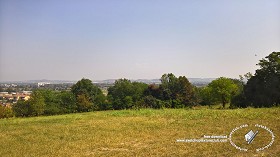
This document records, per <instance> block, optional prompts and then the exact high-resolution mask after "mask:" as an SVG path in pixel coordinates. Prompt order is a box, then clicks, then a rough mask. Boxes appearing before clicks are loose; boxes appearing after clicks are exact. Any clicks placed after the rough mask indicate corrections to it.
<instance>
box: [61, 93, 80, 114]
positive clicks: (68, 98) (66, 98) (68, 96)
mask: <svg viewBox="0 0 280 157" xmlns="http://www.w3.org/2000/svg"><path fill="white" fill-rule="evenodd" d="M59 106H60V107H61V110H62V112H63V113H73V112H76V111H77V100H76V97H75V95H74V94H73V93H72V92H68V91H62V92H61V93H60V94H59Z"/></svg>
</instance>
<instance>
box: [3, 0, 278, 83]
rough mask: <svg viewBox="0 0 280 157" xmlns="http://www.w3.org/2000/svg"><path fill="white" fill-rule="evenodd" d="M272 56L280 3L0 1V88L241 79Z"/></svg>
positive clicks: (270, 0)
mask: <svg viewBox="0 0 280 157" xmlns="http://www.w3.org/2000/svg"><path fill="white" fill-rule="evenodd" d="M273 51H280V1H279V0H246V1H244V0H231V1H229V0H211V1H207V0H82V1H81V0H24V1H22V0H0V81H22V80H35V79H51V80H79V79H81V78H83V77H84V78H89V79H91V80H103V79H118V78H128V79H154V78H160V77H161V75H162V74H164V73H173V74H175V75H176V76H186V77H188V78H216V77H222V76H223V77H230V78H238V76H239V75H242V74H245V73H247V72H252V73H254V71H255V70H256V69H257V68H258V66H256V64H257V63H258V61H259V60H260V59H262V58H264V57H265V56H267V55H269V54H270V53H271V52H273Z"/></svg>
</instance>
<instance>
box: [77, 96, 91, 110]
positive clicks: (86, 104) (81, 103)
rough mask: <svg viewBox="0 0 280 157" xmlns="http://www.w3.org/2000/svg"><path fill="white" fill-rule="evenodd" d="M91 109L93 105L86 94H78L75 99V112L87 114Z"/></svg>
mask: <svg viewBox="0 0 280 157" xmlns="http://www.w3.org/2000/svg"><path fill="white" fill-rule="evenodd" d="M91 109H93V104H92V102H91V101H90V98H89V97H88V96H87V95H86V94H80V95H78V97H77V110H78V111H79V112H87V111H90V110H91Z"/></svg>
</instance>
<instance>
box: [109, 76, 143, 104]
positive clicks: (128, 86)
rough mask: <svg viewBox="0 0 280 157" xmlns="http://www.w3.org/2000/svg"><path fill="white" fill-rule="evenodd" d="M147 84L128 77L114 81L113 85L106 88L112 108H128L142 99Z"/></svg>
mask: <svg viewBox="0 0 280 157" xmlns="http://www.w3.org/2000/svg"><path fill="white" fill-rule="evenodd" d="M147 87H148V85H147V84H144V83H139V82H133V83H132V82H131V81H130V80H128V79H119V80H116V81H115V84H114V86H112V87H110V88H109V89H108V98H109V101H110V102H111V103H112V104H113V108H114V109H128V108H132V106H133V105H134V104H135V103H136V102H137V101H140V100H141V99H142V97H143V96H144V91H145V90H146V89H147Z"/></svg>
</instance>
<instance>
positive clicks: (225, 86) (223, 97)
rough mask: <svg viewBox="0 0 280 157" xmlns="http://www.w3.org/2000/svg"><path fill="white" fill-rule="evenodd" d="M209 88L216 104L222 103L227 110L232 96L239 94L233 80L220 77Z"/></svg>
mask: <svg viewBox="0 0 280 157" xmlns="http://www.w3.org/2000/svg"><path fill="white" fill-rule="evenodd" d="M208 87H209V88H210V91H211V96H212V97H213V99H214V100H215V101H216V102H219V103H222V105H223V108H225V105H226V103H229V101H230V100H231V98H232V96H234V95H235V94H236V93H237V92H238V86H237V85H236V84H235V83H234V81H233V80H232V79H229V78H225V77H220V78H218V79H216V80H213V81H212V82H211V83H210V84H208Z"/></svg>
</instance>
